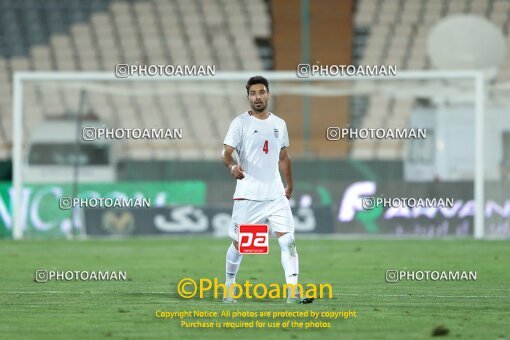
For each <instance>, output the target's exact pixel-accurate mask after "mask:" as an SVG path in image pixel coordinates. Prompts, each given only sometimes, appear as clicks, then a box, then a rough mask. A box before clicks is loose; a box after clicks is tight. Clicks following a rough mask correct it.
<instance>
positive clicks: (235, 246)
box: [232, 240, 239, 251]
mask: <svg viewBox="0 0 510 340" xmlns="http://www.w3.org/2000/svg"><path fill="white" fill-rule="evenodd" d="M232 245H233V246H234V248H235V249H236V250H237V251H239V243H238V242H237V241H234V240H232Z"/></svg>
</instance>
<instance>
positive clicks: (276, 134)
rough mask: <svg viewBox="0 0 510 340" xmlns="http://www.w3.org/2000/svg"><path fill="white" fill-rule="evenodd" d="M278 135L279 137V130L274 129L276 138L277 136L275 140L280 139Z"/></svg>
mask: <svg viewBox="0 0 510 340" xmlns="http://www.w3.org/2000/svg"><path fill="white" fill-rule="evenodd" d="M278 135H279V132H278V129H274V136H275V138H278Z"/></svg>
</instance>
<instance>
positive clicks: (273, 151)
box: [223, 112, 289, 201]
mask: <svg viewBox="0 0 510 340" xmlns="http://www.w3.org/2000/svg"><path fill="white" fill-rule="evenodd" d="M223 144H226V145H230V146H232V147H233V148H235V149H236V152H237V155H238V164H239V165H241V166H242V167H243V169H244V178H243V179H238V180H237V185H236V191H235V193H234V199H248V200H253V201H267V200H274V199H277V198H279V197H281V196H283V195H285V189H284V187H283V183H282V179H281V177H280V171H279V169H278V161H279V159H280V150H281V149H282V148H284V147H287V146H289V135H288V132H287V125H286V124H285V121H284V120H283V119H281V118H279V117H277V116H275V115H274V114H272V113H269V116H268V117H267V118H266V119H263V120H262V119H258V118H255V117H254V116H252V115H251V114H250V113H248V112H245V113H242V114H240V115H239V116H237V117H236V118H234V120H233V121H232V123H231V124H230V128H229V129H228V132H227V136H226V137H225V141H224V142H223Z"/></svg>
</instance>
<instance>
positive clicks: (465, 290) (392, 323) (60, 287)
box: [0, 235, 510, 339]
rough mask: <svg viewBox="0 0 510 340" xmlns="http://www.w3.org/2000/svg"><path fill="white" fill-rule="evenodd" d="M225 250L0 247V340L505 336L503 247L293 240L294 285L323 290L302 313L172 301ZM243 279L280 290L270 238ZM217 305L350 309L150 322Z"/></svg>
mask: <svg viewBox="0 0 510 340" xmlns="http://www.w3.org/2000/svg"><path fill="white" fill-rule="evenodd" d="M228 243H229V241H228V240H227V239H213V238H139V239H125V240H87V241H64V240H49V241H43V240H29V241H21V242H15V241H1V242H0V256H1V261H0V268H1V275H0V316H1V322H0V338H2V339H18V338H41V339H49V338H52V339H69V338H96V339H97V338H122V339H138V338H156V337H158V338H171V339H205V338H210V339H213V338H223V339H226V338H227V337H228V338H234V337H235V338H239V339H245V338H259V339H262V338H263V339H426V338H431V336H432V331H433V329H434V328H436V327H437V326H440V325H443V326H444V327H445V328H446V329H448V331H449V332H448V334H447V336H446V337H447V338H455V339H508V338H509V337H510V323H509V320H510V247H509V244H508V241H474V240H423V241H420V240H333V239H306V238H302V237H300V235H298V236H297V249H298V251H299V259H300V267H301V270H300V271H301V272H300V282H301V283H303V284H306V283H329V284H331V285H332V286H333V293H334V297H333V298H332V299H321V300H318V301H316V303H314V304H312V305H287V304H286V303H283V301H282V300H271V299H266V300H246V299H241V300H240V301H239V302H238V303H237V304H235V305H224V304H223V303H221V302H220V301H219V300H215V299H213V298H212V297H210V296H208V297H207V298H204V299H202V300H200V299H190V300H185V299H182V298H180V297H179V296H178V295H177V291H176V285H177V282H178V281H179V280H180V279H182V278H186V277H191V278H195V279H198V278H211V279H213V278H215V277H217V278H218V279H219V280H220V281H221V282H223V279H224V265H225V264H224V261H225V252H226V250H227V246H228ZM36 269H48V270H89V271H91V270H94V271H100V270H101V271H105V270H115V271H126V272H127V277H128V280H127V281H110V282H98V281H72V282H65V281H52V282H47V283H36V282H34V272H35V270H36ZM387 269H399V270H454V271H456V270H461V271H462V270H466V271H476V272H477V280H476V281H455V282H454V281H402V282H398V283H386V282H385V271H386V270H387ZM245 280H250V282H252V283H265V284H270V283H283V270H282V268H281V264H280V250H279V246H278V244H277V242H275V241H274V240H272V241H271V243H270V253H269V254H268V255H246V256H245V257H244V259H243V263H242V266H241V269H240V272H239V274H238V278H237V281H238V283H243V282H244V281H245ZM226 309H230V310H231V311H259V312H260V311H270V312H271V311H287V310H288V311H296V310H302V311H306V310H313V311H315V312H317V311H319V312H320V311H341V310H344V311H345V310H351V311H356V313H357V315H356V317H355V318H354V317H351V318H348V319H337V320H330V321H329V322H330V323H331V327H330V328H328V329H308V330H305V329H295V328H294V329H288V328H271V329H269V328H264V329H261V328H259V329H225V328H213V329H190V328H182V327H181V326H180V320H179V319H161V318H156V316H155V312H156V310H160V311H188V310H190V311H193V310H206V311H218V312H221V311H222V310H226ZM201 320H202V321H207V319H201ZM242 320H243V321H250V320H251V319H242ZM259 320H261V321H271V320H269V319H266V320H264V319H262V318H259ZM278 320H280V321H285V320H297V319H295V318H283V319H278ZM278 320H277V321H278ZM321 320H323V321H328V320H326V319H321ZM218 321H220V322H223V321H228V320H225V319H220V320H218ZM236 321H239V320H236ZM273 321H274V320H273ZM300 321H306V320H300Z"/></svg>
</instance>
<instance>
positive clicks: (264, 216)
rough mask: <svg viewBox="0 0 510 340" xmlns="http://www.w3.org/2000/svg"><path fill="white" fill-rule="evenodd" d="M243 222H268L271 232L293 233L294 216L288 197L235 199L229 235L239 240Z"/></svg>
mask: <svg viewBox="0 0 510 340" xmlns="http://www.w3.org/2000/svg"><path fill="white" fill-rule="evenodd" d="M241 224H267V225H269V230H270V232H271V234H273V235H274V233H276V232H279V233H293V232H294V218H293V217H292V211H291V210H290V204H289V200H288V199H287V197H285V196H282V197H281V198H277V199H275V200H272V201H251V200H234V208H233V209H232V221H231V222H230V230H229V232H228V235H229V236H230V237H231V238H232V239H234V240H235V241H237V240H238V239H239V234H238V233H239V226H240V225H241Z"/></svg>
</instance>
